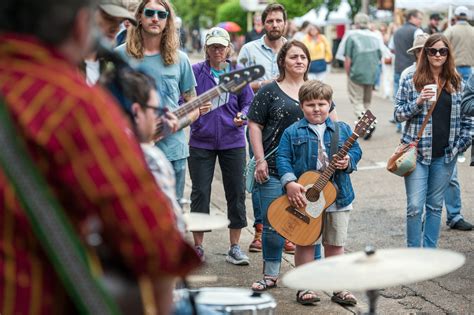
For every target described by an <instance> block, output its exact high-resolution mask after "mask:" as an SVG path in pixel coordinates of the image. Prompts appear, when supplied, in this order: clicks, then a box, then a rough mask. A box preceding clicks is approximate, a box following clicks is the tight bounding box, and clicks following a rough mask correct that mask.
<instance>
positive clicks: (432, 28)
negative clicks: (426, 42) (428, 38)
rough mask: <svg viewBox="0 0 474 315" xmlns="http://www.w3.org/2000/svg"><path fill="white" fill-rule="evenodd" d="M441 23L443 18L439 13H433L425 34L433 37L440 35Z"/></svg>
mask: <svg viewBox="0 0 474 315" xmlns="http://www.w3.org/2000/svg"><path fill="white" fill-rule="evenodd" d="M439 21H441V16H440V15H439V13H433V14H431V15H430V22H429V24H428V26H427V27H426V28H425V29H424V31H425V33H427V34H429V35H431V34H435V33H439V29H438V26H439Z"/></svg>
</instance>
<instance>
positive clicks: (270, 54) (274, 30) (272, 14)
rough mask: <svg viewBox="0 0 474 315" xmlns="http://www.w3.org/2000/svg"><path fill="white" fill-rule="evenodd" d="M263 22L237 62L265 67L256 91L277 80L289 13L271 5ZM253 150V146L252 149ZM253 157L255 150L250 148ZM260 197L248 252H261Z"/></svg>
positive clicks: (289, 246)
mask: <svg viewBox="0 0 474 315" xmlns="http://www.w3.org/2000/svg"><path fill="white" fill-rule="evenodd" d="M262 22H263V27H264V29H265V35H263V36H262V37H261V38H260V39H257V40H254V41H251V42H249V43H247V44H245V45H244V46H243V47H242V49H241V50H240V53H239V57H238V58H237V62H238V63H239V64H241V65H242V66H244V67H249V66H253V65H262V66H263V67H264V68H265V75H264V76H263V77H262V78H261V79H260V80H259V81H256V82H252V83H250V86H251V87H252V89H253V90H254V92H257V91H258V90H259V89H260V88H261V87H262V86H263V85H265V84H268V83H270V82H272V81H273V79H275V78H276V77H277V76H278V74H279V71H278V65H277V55H278V52H279V51H280V49H281V47H282V46H283V44H284V43H286V38H284V37H283V34H284V32H285V28H286V24H287V14H286V10H285V7H284V6H283V5H281V4H278V3H272V4H269V5H268V6H267V7H266V8H265V10H264V11H263V13H262ZM249 148H250V146H249ZM249 151H250V155H251V156H252V155H253V153H252V150H251V148H250V149H249ZM259 199H260V198H259V196H258V195H257V194H256V193H255V192H253V193H252V205H253V212H254V218H255V222H254V228H255V237H254V240H253V241H252V243H251V244H250V248H249V251H251V252H260V251H262V238H261V237H262V231H263V219H262V217H261V211H260V208H259V206H258V205H259V203H260V202H259ZM285 252H286V253H289V254H293V253H294V252H295V245H294V244H293V243H291V242H288V241H286V242H285Z"/></svg>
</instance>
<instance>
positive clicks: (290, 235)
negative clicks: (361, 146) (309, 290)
mask: <svg viewBox="0 0 474 315" xmlns="http://www.w3.org/2000/svg"><path fill="white" fill-rule="evenodd" d="M374 120H375V116H374V115H373V114H372V113H371V112H370V111H369V110H368V111H366V112H365V114H364V116H362V117H361V118H360V120H359V121H358V122H357V124H356V126H355V128H354V132H353V133H352V135H351V136H350V137H349V138H348V139H347V140H346V141H345V142H344V145H343V146H342V148H341V149H340V150H339V151H338V152H337V154H336V155H335V156H334V157H333V158H332V160H331V163H329V166H328V167H327V168H326V169H325V170H324V171H323V172H322V173H321V172H317V171H307V172H305V173H303V175H301V176H300V178H298V183H299V184H301V185H302V186H303V187H305V188H306V193H305V197H306V200H307V204H306V207H303V208H296V207H294V206H292V205H291V204H290V201H289V200H288V197H287V195H283V196H281V197H279V198H277V199H275V200H274V201H273V202H272V203H271V204H270V206H269V208H268V214H267V215H268V221H269V222H270V224H271V225H272V227H273V228H274V229H275V230H276V231H277V232H278V233H279V234H280V235H281V236H283V237H284V238H286V239H287V240H289V241H291V242H293V243H295V244H297V245H301V246H307V245H312V244H314V243H315V242H316V240H317V239H318V238H319V237H320V236H321V233H322V230H323V228H324V215H325V212H326V209H327V208H328V207H329V206H330V205H332V204H333V203H334V201H335V200H336V197H337V188H336V186H335V185H334V184H333V183H332V182H331V177H332V175H333V174H334V172H335V171H336V168H335V163H336V162H337V161H339V160H340V159H342V158H343V157H344V156H345V155H346V154H347V152H349V149H350V148H351V147H352V145H353V144H354V142H355V141H356V140H357V138H359V137H360V136H364V135H365V133H366V132H367V131H368V130H369V128H370V125H371V124H372V123H373V122H374Z"/></svg>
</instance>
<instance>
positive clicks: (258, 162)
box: [255, 158, 266, 165]
mask: <svg viewBox="0 0 474 315" xmlns="http://www.w3.org/2000/svg"><path fill="white" fill-rule="evenodd" d="M265 161H266V160H265V158H261V159H260V160H257V161H256V162H255V164H256V165H258V164H260V163H262V162H265Z"/></svg>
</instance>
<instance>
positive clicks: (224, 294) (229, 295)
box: [175, 287, 276, 315]
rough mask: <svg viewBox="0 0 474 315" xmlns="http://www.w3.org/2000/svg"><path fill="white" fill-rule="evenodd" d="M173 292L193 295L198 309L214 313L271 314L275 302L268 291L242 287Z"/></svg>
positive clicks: (181, 294)
mask: <svg viewBox="0 0 474 315" xmlns="http://www.w3.org/2000/svg"><path fill="white" fill-rule="evenodd" d="M178 291H181V292H175V297H176V294H177V295H178V296H180V297H181V298H183V296H184V295H186V294H191V295H193V296H194V300H195V303H196V305H197V307H198V314H200V313H199V309H200V308H201V307H202V308H204V309H208V310H212V311H214V312H215V313H216V314H232V315H233V314H236V315H257V314H258V315H273V314H274V312H275V308H276V302H275V300H274V299H273V297H272V296H271V295H269V294H268V293H259V292H253V291H252V290H248V289H242V288H223V287H215V288H210V287H209V288H201V289H196V290H189V292H185V291H183V290H178Z"/></svg>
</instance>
